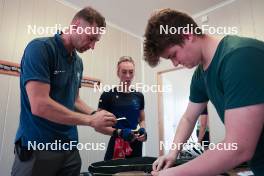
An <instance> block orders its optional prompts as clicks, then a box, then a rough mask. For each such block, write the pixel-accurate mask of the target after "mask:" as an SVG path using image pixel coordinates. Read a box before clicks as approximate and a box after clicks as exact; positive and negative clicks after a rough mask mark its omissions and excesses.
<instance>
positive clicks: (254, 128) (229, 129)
mask: <svg viewBox="0 0 264 176" xmlns="http://www.w3.org/2000/svg"><path fill="white" fill-rule="evenodd" d="M263 117H264V104H259V105H252V106H246V107H241V108H235V109H229V110H226V112H225V126H226V136H225V139H224V140H223V141H222V142H221V143H222V145H218V146H219V147H218V149H217V148H216V149H214V150H207V151H206V152H205V153H204V154H202V155H201V156H199V157H198V158H196V159H194V160H192V161H190V162H188V163H186V164H184V165H181V166H178V167H174V168H170V169H167V170H164V171H161V172H159V173H157V172H156V173H153V174H154V175H157V174H159V175H162V176H170V175H188V176H192V175H193V176H207V175H208V176H211V175H217V174H219V173H222V172H225V171H227V170H230V169H232V168H234V167H235V166H237V165H239V164H240V163H242V162H245V161H248V160H250V159H251V158H252V156H253V155H254V152H255V149H256V146H257V143H258V140H259V137H260V135H261V132H262V128H263V124H264V118H263ZM224 145H226V146H228V145H231V149H234V150H221V149H223V147H224ZM236 146H237V147H236ZM220 147H222V148H220ZM227 148H228V147H227ZM229 148H230V147H229ZM197 168H198V169H197Z"/></svg>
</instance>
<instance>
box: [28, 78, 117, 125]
mask: <svg viewBox="0 0 264 176" xmlns="http://www.w3.org/2000/svg"><path fill="white" fill-rule="evenodd" d="M26 91H27V94H28V98H29V101H30V106H31V111H32V114H34V115H36V116H39V117H41V118H44V119H47V120H49V121H52V122H55V123H60V124H66V125H88V126H91V127H94V128H95V130H97V129H98V130H100V128H102V127H107V126H113V125H114V124H115V122H116V120H115V117H114V116H113V114H111V113H109V112H106V111H101V112H98V113H96V114H95V115H93V116H90V115H86V114H82V113H77V112H74V111H71V110H69V109H68V108H66V107H64V106H63V105H61V104H59V103H57V102H56V101H54V100H53V99H51V98H50V96H49V92H50V85H49V84H46V83H42V82H39V81H28V82H27V83H26Z"/></svg>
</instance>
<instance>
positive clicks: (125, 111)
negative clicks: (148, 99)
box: [98, 88, 145, 129]
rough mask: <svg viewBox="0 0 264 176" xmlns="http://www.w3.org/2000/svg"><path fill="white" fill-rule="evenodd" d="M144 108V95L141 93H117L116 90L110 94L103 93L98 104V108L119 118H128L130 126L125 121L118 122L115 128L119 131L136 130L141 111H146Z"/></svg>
mask: <svg viewBox="0 0 264 176" xmlns="http://www.w3.org/2000/svg"><path fill="white" fill-rule="evenodd" d="M144 106H145V102H144V95H143V94H142V93H141V92H136V91H133V92H129V93H124V92H120V91H117V89H116V88H114V89H112V90H110V91H109V92H103V93H102V95H101V97H100V100H99V104H98V108H100V109H104V110H107V111H109V112H111V113H113V114H114V115H115V116H116V117H117V118H121V117H126V118H127V120H128V123H129V124H127V123H125V121H118V122H117V124H116V125H115V126H114V128H118V129H124V128H131V129H136V128H137V125H138V123H139V118H140V111H141V110H144Z"/></svg>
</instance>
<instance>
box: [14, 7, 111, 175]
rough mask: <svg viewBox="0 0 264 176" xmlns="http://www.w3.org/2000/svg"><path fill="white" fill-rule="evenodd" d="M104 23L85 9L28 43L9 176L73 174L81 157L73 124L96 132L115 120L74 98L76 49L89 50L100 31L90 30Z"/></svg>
mask: <svg viewBox="0 0 264 176" xmlns="http://www.w3.org/2000/svg"><path fill="white" fill-rule="evenodd" d="M105 26H106V25H105V19H104V17H103V16H102V15H101V14H100V13H99V12H97V11H96V10H94V9H92V8H90V7H86V8H84V9H82V10H81V11H79V12H78V13H77V14H76V15H75V17H74V18H73V20H72V22H71V27H70V28H69V29H68V30H66V31H64V33H62V32H59V33H57V34H56V35H55V36H54V37H45V38H37V39H34V40H33V41H31V42H30V43H29V44H28V45H27V47H26V49H25V51H24V55H23V57H22V60H21V75H20V90H21V113H20V123H19V127H18V130H17V134H16V139H15V160H14V164H13V168H12V175H14V176H20V175H23V176H30V175H37V176H40V175H45V176H47V175H48V176H53V175H54V176H55V175H63V176H65V175H66V176H67V175H71V176H77V175H79V173H80V168H81V159H80V155H79V152H78V150H77V148H76V145H77V144H78V133H77V127H76V125H87V126H91V127H93V128H94V129H95V130H96V131H100V130H101V128H105V127H111V126H113V125H114V124H115V122H116V120H115V117H114V115H113V114H111V113H109V112H107V111H100V112H96V113H94V112H93V110H92V109H91V108H90V107H89V106H87V105H86V104H85V103H84V101H82V100H81V99H80V96H79V88H80V87H81V79H82V73H83V64H82V60H81V58H80V57H79V56H78V55H77V53H76V51H78V52H80V53H82V52H84V51H86V50H89V49H94V47H95V43H96V42H97V41H99V39H100V35H101V33H96V32H93V31H103V30H104V29H105ZM93 28H96V29H97V28H99V29H100V30H92V29H93Z"/></svg>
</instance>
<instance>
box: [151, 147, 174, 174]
mask: <svg viewBox="0 0 264 176" xmlns="http://www.w3.org/2000/svg"><path fill="white" fill-rule="evenodd" d="M176 158H177V154H175V153H174V152H170V153H169V154H167V155H164V156H161V157H159V158H158V159H157V160H156V161H155V162H154V163H153V164H152V170H153V171H152V173H151V174H153V175H158V171H160V170H162V169H168V168H170V167H172V166H173V164H174V163H175V161H176Z"/></svg>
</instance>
